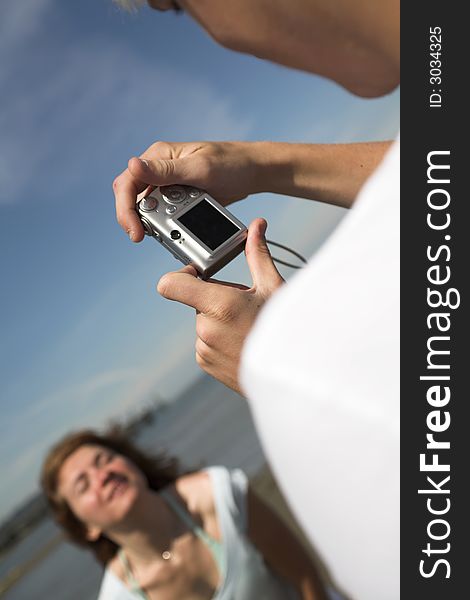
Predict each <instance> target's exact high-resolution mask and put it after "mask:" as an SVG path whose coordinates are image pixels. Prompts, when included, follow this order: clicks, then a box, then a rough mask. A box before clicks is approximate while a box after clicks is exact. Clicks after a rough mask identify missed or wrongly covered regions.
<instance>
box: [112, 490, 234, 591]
mask: <svg viewBox="0 0 470 600" xmlns="http://www.w3.org/2000/svg"><path fill="white" fill-rule="evenodd" d="M160 495H161V496H162V497H163V498H164V499H165V500H166V502H167V503H168V505H169V506H170V508H171V509H172V510H173V511H174V512H175V513H176V514H177V515H178V517H179V518H180V519H181V520H182V521H183V523H185V525H187V526H188V528H189V529H190V530H191V531H192V532H193V533H194V535H196V536H197V537H198V538H199V539H200V540H201V541H202V542H203V543H204V544H205V545H206V546H207V548H209V551H210V553H211V554H212V556H213V557H214V560H215V562H216V565H217V568H218V570H219V573H220V574H225V556H224V552H223V545H222V543H221V542H219V541H218V540H216V539H214V538H213V537H211V536H210V535H209V534H208V533H207V531H204V529H202V527H199V525H198V524H197V523H195V522H194V520H193V518H192V517H191V515H190V514H189V513H188V512H187V511H186V510H184V508H183V507H182V506H181V505H180V504H179V503H178V502H177V501H176V500H175V498H173V496H172V495H171V494H169V493H168V492H166V491H164V490H162V491H160ZM118 557H119V560H120V561H121V564H122V566H123V568H124V576H125V578H126V581H127V582H128V583H129V585H130V587H131V591H132V592H133V593H134V594H137V595H138V596H139V597H140V598H142V599H143V600H149V597H148V596H147V594H146V593H145V592H144V590H143V589H142V588H141V587H140V585H139V583H138V581H137V580H136V578H135V577H134V575H133V574H132V570H131V566H130V564H129V561H128V560H127V556H126V554H125V552H124V550H123V549H122V548H120V549H119V551H118Z"/></svg>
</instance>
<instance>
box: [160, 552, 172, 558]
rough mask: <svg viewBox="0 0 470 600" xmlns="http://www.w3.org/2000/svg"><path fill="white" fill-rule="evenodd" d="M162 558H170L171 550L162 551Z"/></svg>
mask: <svg viewBox="0 0 470 600" xmlns="http://www.w3.org/2000/svg"><path fill="white" fill-rule="evenodd" d="M162 558H163V560H170V558H171V552H169V551H168V550H165V552H162Z"/></svg>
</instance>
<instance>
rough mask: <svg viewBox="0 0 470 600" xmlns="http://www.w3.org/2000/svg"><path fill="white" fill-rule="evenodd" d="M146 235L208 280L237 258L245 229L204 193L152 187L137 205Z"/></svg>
mask: <svg viewBox="0 0 470 600" xmlns="http://www.w3.org/2000/svg"><path fill="white" fill-rule="evenodd" d="M137 212H138V214H139V217H140V219H141V221H142V224H143V226H144V230H145V233H146V234H147V235H149V236H152V237H153V238H155V239H156V240H157V241H158V242H160V244H162V246H163V247H164V248H166V249H167V250H169V251H170V252H171V253H172V254H173V256H175V258H177V259H178V260H180V261H181V262H182V263H184V264H185V265H192V266H193V267H195V269H196V270H197V272H198V273H199V275H200V277H201V278H202V279H207V278H209V277H211V276H212V275H214V273H216V272H217V271H219V270H220V269H221V268H222V267H224V266H225V265H226V264H227V263H228V262H230V261H231V260H232V259H233V258H235V257H236V256H238V254H240V252H242V251H243V249H244V247H245V241H246V236H247V233H248V230H247V228H246V227H245V225H243V223H241V222H240V221H239V220H238V219H236V218H235V217H234V216H233V215H232V214H231V213H230V212H229V211H228V210H227V209H226V208H224V207H223V206H221V205H220V204H219V203H218V202H217V201H216V200H214V198H212V197H211V196H210V195H209V194H208V193H207V192H205V191H204V190H200V189H198V188H195V187H190V186H186V185H168V186H161V187H157V188H155V189H154V190H153V191H152V192H151V193H150V194H149V195H147V196H146V197H145V198H143V199H142V200H140V201H139V202H138V203H137Z"/></svg>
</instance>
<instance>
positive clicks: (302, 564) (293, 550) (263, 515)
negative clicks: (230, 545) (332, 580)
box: [248, 488, 327, 600]
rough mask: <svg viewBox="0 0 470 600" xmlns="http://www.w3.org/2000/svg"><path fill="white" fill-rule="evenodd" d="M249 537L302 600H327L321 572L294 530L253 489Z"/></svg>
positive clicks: (251, 491)
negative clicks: (295, 589)
mask: <svg viewBox="0 0 470 600" xmlns="http://www.w3.org/2000/svg"><path fill="white" fill-rule="evenodd" d="M248 536H249V538H250V540H251V541H252V542H253V544H254V545H255V546H256V548H258V550H259V551H260V553H261V554H262V556H263V557H264V559H265V561H266V563H267V564H268V565H269V566H270V567H271V569H272V570H273V571H274V572H275V573H276V574H278V575H280V576H281V577H283V578H284V579H286V580H287V581H289V582H291V583H292V584H293V585H294V586H295V587H296V588H297V590H298V591H299V592H300V594H301V597H302V600H326V598H327V596H326V593H325V588H324V585H323V583H322V581H321V578H320V575H319V573H318V569H317V568H316V567H315V565H314V564H313V562H312V559H311V558H310V556H309V555H308V553H307V552H306V550H305V548H304V546H303V545H302V544H301V543H300V541H299V540H298V539H297V537H296V536H295V535H294V534H293V533H292V531H291V530H290V529H289V528H288V527H287V526H286V525H285V524H284V523H283V521H282V520H281V519H280V518H279V517H278V516H277V514H276V513H275V512H274V511H273V510H272V509H271V508H270V507H269V506H268V505H267V504H266V503H265V502H264V501H263V500H262V499H261V498H260V497H259V496H258V495H257V494H256V493H255V492H253V490H251V489H250V488H249V490H248Z"/></svg>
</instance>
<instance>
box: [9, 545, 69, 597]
mask: <svg viewBox="0 0 470 600" xmlns="http://www.w3.org/2000/svg"><path fill="white" fill-rule="evenodd" d="M64 540H65V536H64V534H63V533H58V534H57V535H55V536H54V537H53V538H52V539H51V540H49V541H48V542H47V543H46V544H45V545H44V546H43V547H42V548H41V550H40V551H39V552H38V553H37V554H35V555H34V556H33V557H32V558H30V559H29V560H28V561H26V562H24V563H23V564H22V565H18V566H16V567H13V568H12V569H11V570H10V571H9V572H8V573H7V574H6V576H5V577H4V578H3V579H2V580H0V598H1V597H2V596H3V595H4V594H5V593H6V592H7V591H8V590H9V589H10V588H11V587H13V586H14V585H15V583H17V582H18V581H19V580H20V579H21V578H22V577H24V575H27V574H28V573H29V572H30V571H31V570H32V569H34V567H36V565H38V564H39V563H40V562H41V561H42V560H44V559H45V558H46V556H47V555H48V554H49V553H50V552H52V550H54V548H56V546H57V545H58V544H60V543H61V542H63V541H64Z"/></svg>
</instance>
